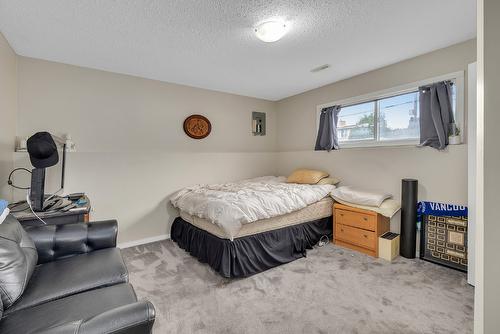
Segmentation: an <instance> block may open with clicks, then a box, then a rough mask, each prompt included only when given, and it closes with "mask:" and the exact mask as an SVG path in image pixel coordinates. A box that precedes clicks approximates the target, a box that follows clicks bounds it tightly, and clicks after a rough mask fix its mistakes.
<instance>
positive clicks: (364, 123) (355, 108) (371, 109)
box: [337, 101, 375, 142]
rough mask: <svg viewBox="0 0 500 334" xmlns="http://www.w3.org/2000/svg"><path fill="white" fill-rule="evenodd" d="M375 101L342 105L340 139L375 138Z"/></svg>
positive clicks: (338, 129) (338, 125)
mask: <svg viewBox="0 0 500 334" xmlns="http://www.w3.org/2000/svg"><path fill="white" fill-rule="evenodd" d="M374 120H375V102H374V101H373V102H367V103H361V104H356V105H352V106H348V107H342V109H341V110H340V113H339V119H338V122H337V133H338V139H339V141H344V142H345V141H357V140H374V139H375V127H374Z"/></svg>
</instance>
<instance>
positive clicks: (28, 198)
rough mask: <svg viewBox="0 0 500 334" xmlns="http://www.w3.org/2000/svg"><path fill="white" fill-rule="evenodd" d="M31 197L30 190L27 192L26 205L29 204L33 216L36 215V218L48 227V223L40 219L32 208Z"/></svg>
mask: <svg viewBox="0 0 500 334" xmlns="http://www.w3.org/2000/svg"><path fill="white" fill-rule="evenodd" d="M30 195H31V189H30V188H28V191H27V192H26V203H28V205H29V207H30V210H31V212H33V214H34V215H35V217H36V218H38V220H39V221H41V222H42V223H44V224H45V225H47V223H46V222H45V221H44V220H43V219H42V218H40V217H38V215H37V214H36V213H35V210H33V207H32V206H31V199H30Z"/></svg>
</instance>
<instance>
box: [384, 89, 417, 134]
mask: <svg viewBox="0 0 500 334" xmlns="http://www.w3.org/2000/svg"><path fill="white" fill-rule="evenodd" d="M378 106H379V116H378V117H379V119H378V129H379V140H405V139H419V137H420V121H419V106H418V92H414V93H408V94H403V95H398V96H393V97H389V98H385V99H381V100H379V101H378Z"/></svg>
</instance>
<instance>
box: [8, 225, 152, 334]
mask: <svg viewBox="0 0 500 334" xmlns="http://www.w3.org/2000/svg"><path fill="white" fill-rule="evenodd" d="M16 223H17V224H16ZM4 224H6V225H4ZM26 232H27V235H28V236H29V237H27V235H26ZM116 236H117V222H116V221H115V220H109V221H101V222H94V223H77V224H67V225H59V226H54V225H44V226H38V227H28V228H26V230H24V229H23V228H22V227H21V226H20V225H19V222H17V221H16V220H15V218H13V217H12V216H8V217H7V219H6V221H4V222H3V223H2V224H1V225H0V246H1V247H0V288H2V278H3V282H4V283H5V282H8V281H9V279H10V280H12V273H11V272H9V268H10V267H13V266H14V265H15V264H16V263H15V262H13V261H14V259H12V257H13V256H14V257H16V256H18V257H19V258H21V257H22V255H20V254H21V253H23V252H22V251H20V250H23V249H24V250H28V251H32V252H34V251H33V244H34V246H35V247H36V253H37V255H38V256H36V254H35V255H34V258H35V259H36V257H38V261H37V264H36V266H34V269H32V275H31V278H30V279H29V280H27V283H26V284H25V287H24V292H22V294H21V296H20V297H19V298H18V299H17V300H15V301H14V302H13V303H12V304H11V305H9V307H7V308H6V307H5V305H2V300H1V299H0V316H1V320H0V333H2V334H14V333H15V334H28V333H54V334H63V333H71V334H75V333H80V334H89V333H96V334H97V333H98V334H105V333H120V334H142V333H151V331H152V326H153V323H154V319H155V310H154V307H153V305H152V304H151V303H150V302H148V301H137V297H136V295H135V292H134V289H133V288H132V286H131V285H130V284H129V283H128V272H127V268H126V266H125V263H124V262H123V258H122V256H121V252H120V249H119V248H116ZM29 239H31V240H29ZM2 242H3V244H1V243H2ZM16 243H17V244H16ZM30 245H31V246H30ZM12 246H16V247H14V250H12V252H10V249H13V248H12ZM9 247H10V248H9ZM23 247H24V248H23ZM30 247H31V249H30ZM5 249H7V250H8V251H7V253H9V252H10V255H9V254H7V253H6V251H5ZM2 250H3V254H2ZM23 254H25V259H28V262H29V257H30V253H29V252H27V251H25V252H24V253H23ZM6 255H9V257H5V256H6ZM2 257H3V258H2ZM9 261H10V262H9ZM33 261H36V260H33ZM2 268H3V269H2ZM2 270H3V271H2ZM2 275H3V276H2ZM9 275H11V276H10V277H9ZM5 286H6V285H5V284H4V288H3V289H4V290H6V289H8V285H7V288H5ZM0 292H3V293H4V295H2V298H4V301H9V299H8V298H7V299H5V296H6V294H5V293H8V292H9V291H0ZM14 292H15V291H14ZM4 304H5V302H4ZM2 311H3V312H2ZM2 313H3V314H2Z"/></svg>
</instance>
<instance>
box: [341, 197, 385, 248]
mask: <svg viewBox="0 0 500 334" xmlns="http://www.w3.org/2000/svg"><path fill="white" fill-rule="evenodd" d="M389 225H390V223H389V218H387V217H384V216H382V215H381V214H378V213H376V212H374V211H369V210H363V209H358V208H354V207H351V206H347V205H343V204H340V203H335V204H334V205H333V230H334V239H333V242H334V243H335V244H337V245H339V246H343V247H347V248H351V249H354V250H356V251H359V252H362V253H365V254H368V255H371V256H375V257H378V237H379V236H381V235H382V234H384V233H385V232H387V231H389V227H390V226H389Z"/></svg>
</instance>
